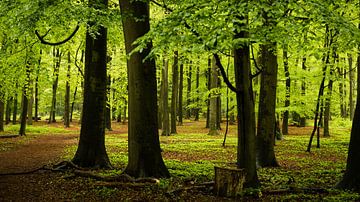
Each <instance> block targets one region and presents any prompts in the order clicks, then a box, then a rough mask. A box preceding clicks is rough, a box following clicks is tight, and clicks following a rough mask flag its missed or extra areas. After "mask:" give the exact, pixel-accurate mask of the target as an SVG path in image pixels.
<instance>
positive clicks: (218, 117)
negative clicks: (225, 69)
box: [216, 73, 221, 130]
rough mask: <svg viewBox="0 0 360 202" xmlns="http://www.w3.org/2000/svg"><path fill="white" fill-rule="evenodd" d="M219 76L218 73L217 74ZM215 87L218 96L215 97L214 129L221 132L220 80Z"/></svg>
mask: <svg viewBox="0 0 360 202" xmlns="http://www.w3.org/2000/svg"><path fill="white" fill-rule="evenodd" d="M218 76H219V73H218ZM217 86H218V88H219V92H218V93H219V95H218V96H217V97H216V128H217V129H218V130H221V80H220V79H218V83H217Z"/></svg>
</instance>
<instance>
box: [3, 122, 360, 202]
mask: <svg viewBox="0 0 360 202" xmlns="http://www.w3.org/2000/svg"><path fill="white" fill-rule="evenodd" d="M204 125H205V123H204V122H185V123H184V125H183V126H179V127H178V134H177V135H173V136H170V137H160V141H161V147H162V149H163V153H162V154H163V157H164V159H165V163H166V165H167V167H168V169H169V171H170V173H171V176H172V177H171V178H170V179H162V180H160V183H159V184H156V185H151V184H149V185H143V186H132V185H129V186H124V185H117V186H111V187H108V186H107V185H105V184H104V183H102V182H99V181H96V180H93V179H87V178H82V177H77V176H74V175H73V174H72V173H71V172H66V173H62V172H58V173H57V172H53V171H46V170H40V171H38V172H35V173H31V174H22V175H3V176H1V178H0V198H1V201H24V200H35V201H49V200H55V201H64V200H80V201H100V200H106V201H126V200H129V201H133V200H135V201H149V200H152V201H153V200H155V201H178V200H189V201H227V200H229V201H239V200H242V201H277V200H280V201H299V200H306V201H356V200H360V196H359V195H358V194H357V193H353V192H344V191H338V190H334V189H332V187H333V186H334V185H335V184H336V182H337V181H338V180H339V179H340V178H341V176H342V172H343V170H344V169H345V165H346V164H345V162H346V155H347V146H348V141H349V134H350V128H349V124H345V125H339V124H337V125H335V124H333V125H334V126H336V127H334V128H333V130H332V134H331V137H330V138H321V142H320V143H321V145H320V146H321V148H320V149H318V148H316V147H315V146H316V142H315V141H314V143H313V145H314V146H313V148H312V151H311V153H307V152H305V150H306V146H307V143H308V140H309V135H310V132H311V129H312V128H311V127H306V128H297V127H290V129H289V133H290V134H289V135H286V136H284V138H283V140H281V141H277V142H276V146H275V150H276V154H277V160H278V161H279V163H280V165H281V167H279V168H260V169H258V175H259V179H260V181H261V185H262V186H261V188H260V189H258V190H245V192H244V194H243V196H239V197H238V198H236V199H234V198H222V197H216V196H215V195H214V194H213V193H212V192H211V190H209V189H196V188H190V189H184V188H187V187H193V186H194V185H198V184H201V183H203V182H208V181H212V180H213V178H214V166H223V165H228V164H231V163H234V162H235V160H236V142H237V139H236V135H235V133H236V128H235V126H230V130H229V134H228V137H227V140H226V146H225V147H223V146H222V142H223V136H216V137H214V136H208V135H206V134H207V132H208V130H207V129H205V128H204ZM17 129H18V128H17V126H8V127H6V128H5V130H6V132H5V133H0V135H3V134H14V133H16V131H17ZM224 129H225V126H223V130H222V132H224V131H225V130H224ZM78 130H79V125H77V124H74V125H72V127H71V128H70V129H64V128H63V126H62V124H61V123H59V124H52V125H47V124H44V123H36V124H35V126H32V127H29V132H28V136H27V137H17V138H0V162H1V163H0V173H1V174H2V173H12V172H21V171H28V170H32V169H35V168H38V167H41V166H43V165H45V164H49V163H55V162H58V161H60V160H70V159H71V157H72V156H73V155H74V152H75V151H76V144H77V141H78V140H77V138H78V135H77V134H78V133H79V132H78ZM106 144H107V151H108V154H109V157H110V159H111V162H112V164H113V166H114V167H115V168H116V169H115V170H108V171H96V172H97V173H98V174H102V175H116V174H119V173H121V171H122V170H123V169H124V168H125V166H126V162H127V128H126V126H125V125H121V124H117V123H113V131H108V132H107V135H106ZM317 188H320V189H319V191H318V192H317V191H316V190H317ZM324 189H325V191H324ZM306 190H311V191H306Z"/></svg>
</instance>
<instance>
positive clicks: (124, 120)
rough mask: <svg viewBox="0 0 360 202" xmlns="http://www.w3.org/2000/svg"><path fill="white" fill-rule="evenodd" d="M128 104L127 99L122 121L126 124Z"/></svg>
mask: <svg viewBox="0 0 360 202" xmlns="http://www.w3.org/2000/svg"><path fill="white" fill-rule="evenodd" d="M127 106H128V102H127V100H126V99H125V105H124V118H123V121H122V123H123V124H125V123H126V115H127V113H128V109H127Z"/></svg>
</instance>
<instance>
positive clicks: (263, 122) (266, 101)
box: [256, 43, 279, 167]
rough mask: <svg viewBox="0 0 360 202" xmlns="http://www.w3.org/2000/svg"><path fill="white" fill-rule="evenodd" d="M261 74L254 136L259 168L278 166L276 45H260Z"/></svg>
mask: <svg viewBox="0 0 360 202" xmlns="http://www.w3.org/2000/svg"><path fill="white" fill-rule="evenodd" d="M260 48H261V54H262V73H261V84H260V100H259V112H258V127H257V128H258V129H257V136H256V143H257V147H256V149H257V163H258V165H259V166H261V167H276V166H279V164H278V162H277V161H276V158H275V151H274V141H275V138H274V137H275V134H274V132H275V122H276V120H275V118H276V115H275V107H276V85H277V71H278V64H277V57H276V44H275V43H268V44H264V45H261V47H260Z"/></svg>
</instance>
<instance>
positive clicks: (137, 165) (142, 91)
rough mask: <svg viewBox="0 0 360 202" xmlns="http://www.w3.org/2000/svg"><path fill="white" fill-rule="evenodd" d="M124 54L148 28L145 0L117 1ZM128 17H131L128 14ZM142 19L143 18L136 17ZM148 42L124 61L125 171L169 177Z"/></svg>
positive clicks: (146, 175) (154, 73) (130, 173)
mask: <svg viewBox="0 0 360 202" xmlns="http://www.w3.org/2000/svg"><path fill="white" fill-rule="evenodd" d="M120 9H121V13H122V15H123V16H128V17H126V18H122V24H123V30H124V36H125V49H126V54H130V53H131V52H132V51H133V49H134V48H135V46H134V41H135V40H137V39H138V38H139V37H142V36H143V35H144V34H146V33H147V32H148V31H149V30H150V24H149V4H148V3H147V2H144V1H127V0H120ZM129 16H131V17H129ZM138 19H142V20H138ZM151 48H152V44H151V43H149V44H148V45H147V46H146V48H144V49H143V51H142V52H141V53H140V52H134V53H132V54H131V55H130V57H129V58H128V60H127V67H128V79H129V81H128V83H129V138H128V150H129V154H128V157H129V160H128V165H127V167H126V169H125V171H124V172H125V173H127V174H129V175H130V176H133V177H136V178H139V177H169V176H170V174H169V171H168V170H167V168H166V166H165V164H164V161H163V159H162V156H161V149H160V141H159V131H158V127H157V126H158V123H157V122H158V120H157V93H156V91H157V86H156V66H155V61H154V59H152V58H148V59H146V60H145V58H146V56H147V55H148V54H149V52H150V51H151Z"/></svg>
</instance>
